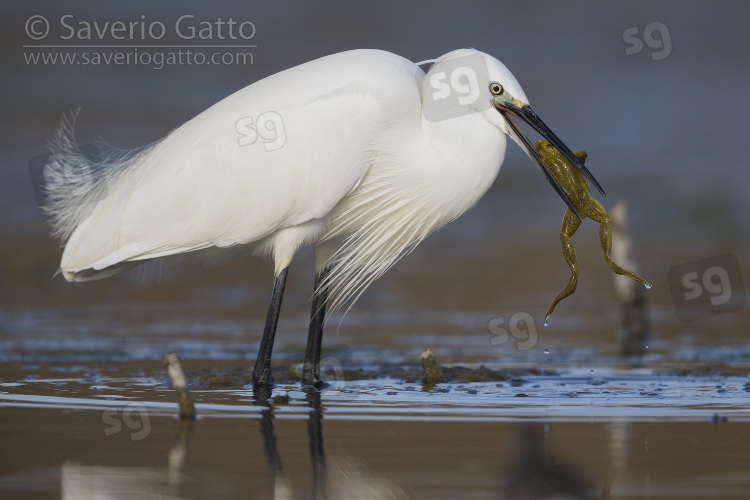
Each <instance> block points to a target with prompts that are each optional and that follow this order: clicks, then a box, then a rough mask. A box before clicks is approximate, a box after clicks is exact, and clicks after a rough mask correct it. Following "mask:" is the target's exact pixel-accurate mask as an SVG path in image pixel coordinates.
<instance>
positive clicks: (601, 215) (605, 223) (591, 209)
mask: <svg viewBox="0 0 750 500" xmlns="http://www.w3.org/2000/svg"><path fill="white" fill-rule="evenodd" d="M586 216H587V217H590V218H591V219H593V220H595V221H596V222H598V223H599V240H600V241H601V243H602V250H604V258H605V259H606V260H607V264H609V267H610V269H612V270H613V271H614V272H616V273H617V274H620V275H622V276H627V277H629V278H633V279H634V280H636V281H638V282H640V283H643V284H644V285H646V288H651V284H650V283H649V282H648V281H646V280H644V279H643V278H641V277H640V276H639V275H638V274H637V273H634V272H631V271H628V270H626V269H623V268H621V267H620V266H619V265H618V264H617V262H615V259H613V258H612V219H610V217H609V214H608V213H607V211H606V210H604V207H603V206H602V205H601V203H599V202H598V201H596V200H595V199H594V198H589V200H588V206H587V207H586Z"/></svg>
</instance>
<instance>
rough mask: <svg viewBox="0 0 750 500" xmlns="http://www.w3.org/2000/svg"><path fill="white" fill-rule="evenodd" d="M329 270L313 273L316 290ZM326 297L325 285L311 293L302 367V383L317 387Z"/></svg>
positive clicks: (319, 383)
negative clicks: (308, 326) (308, 325)
mask: <svg viewBox="0 0 750 500" xmlns="http://www.w3.org/2000/svg"><path fill="white" fill-rule="evenodd" d="M330 270H331V268H330V266H329V267H326V268H325V269H323V271H321V272H320V273H316V274H315V290H316V291H317V290H318V286H320V283H321V282H323V280H324V279H325V278H326V276H327V275H328V273H329V271H330ZM327 298H328V288H327V287H323V288H322V289H321V290H320V293H316V294H315V295H313V301H312V313H311V314H310V330H309V332H308V334H307V350H306V351H305V365H304V367H303V368H302V385H312V386H313V387H318V388H320V387H321V386H322V385H323V379H322V378H320V346H321V343H322V341H323V323H324V320H325V315H326V299H327Z"/></svg>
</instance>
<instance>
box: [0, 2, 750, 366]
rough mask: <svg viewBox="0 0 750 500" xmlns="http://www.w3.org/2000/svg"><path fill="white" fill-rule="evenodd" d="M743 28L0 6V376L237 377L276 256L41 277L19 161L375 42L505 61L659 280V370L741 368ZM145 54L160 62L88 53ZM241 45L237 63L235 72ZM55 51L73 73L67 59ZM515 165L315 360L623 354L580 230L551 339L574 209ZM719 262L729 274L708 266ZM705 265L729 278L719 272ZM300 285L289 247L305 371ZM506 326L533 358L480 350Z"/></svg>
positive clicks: (127, 143)
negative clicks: (167, 369) (72, 136)
mask: <svg viewBox="0 0 750 500" xmlns="http://www.w3.org/2000/svg"><path fill="white" fill-rule="evenodd" d="M749 14H750V6H748V4H747V3H744V2H722V3H720V4H714V3H709V2H685V1H681V2H676V1H675V2H658V3H653V2H636V3H632V2H630V3H628V4H627V5H626V4H619V3H611V2H608V3H602V2H597V1H588V2H580V1H579V2H565V3H562V2H552V1H534V2H512V3H508V2H504V3H502V4H498V3H497V2H464V3H458V2H441V1H437V2H435V1H433V2H409V3H408V4H405V3H403V2H389V1H385V2H377V3H373V2H367V3H365V2H315V3H312V2H301V1H293V2H274V3H271V2H264V3H260V2H258V3H255V4H247V3H245V2H214V3H212V4H211V5H208V4H205V3H200V4H198V3H190V2H159V3H157V4H154V3H153V2H138V1H135V2H127V3H121V4H117V5H113V4H101V3H97V4H91V3H88V2H77V1H74V2H65V3H59V2H35V3H34V4H27V3H18V2H15V3H7V2H6V3H5V4H4V5H3V16H1V18H0V27H1V29H0V38H1V39H2V42H1V43H2V45H1V48H0V50H2V58H3V66H2V68H3V69H2V72H3V78H2V81H1V82H0V85H2V95H3V96H4V97H3V99H2V101H1V104H0V106H2V113H1V114H0V120H2V130H3V133H2V139H1V140H2V144H3V146H2V150H1V152H0V154H1V155H2V157H1V163H0V242H1V243H0V347H1V348H2V349H1V350H0V360H6V361H18V360H32V361H34V360H35V361H44V360H52V359H55V360H60V359H70V360H86V359H114V360H126V359H158V357H159V356H160V354H161V353H162V352H165V351H166V350H177V351H178V352H180V353H181V355H182V356H183V357H185V358H196V359H203V358H223V359H236V360H238V361H237V364H238V366H247V365H249V364H252V359H254V356H255V352H256V349H257V345H258V342H259V339H260V333H261V330H262V325H263V321H264V318H265V311H266V308H267V303H268V302H267V301H268V297H269V294H270V287H271V282H272V266H271V264H270V263H269V262H264V261H261V260H258V259H254V258H249V257H248V258H243V259H239V260H236V261H233V262H231V263H230V264H227V265H225V266H223V267H220V268H218V269H206V268H204V267H202V266H201V265H200V264H198V263H180V264H170V265H160V264H148V265H146V266H142V267H141V268H136V269H135V270H133V271H131V272H128V273H126V274H124V275H122V276H116V277H113V278H110V279H107V280H103V281H98V282H91V283H83V284H69V283H66V282H64V280H63V279H62V278H61V277H59V276H58V277H54V278H53V275H54V273H55V271H56V269H57V265H58V263H59V260H60V256H61V249H60V247H59V242H57V241H55V240H53V239H51V238H50V237H49V235H48V227H47V226H46V225H45V217H44V215H43V214H42V213H41V211H40V210H39V209H38V208H37V206H36V205H37V204H36V200H35V196H34V190H33V187H32V182H31V177H30V173H29V168H28V166H29V164H30V162H32V161H33V159H34V158H36V157H38V156H39V155H43V154H45V153H46V152H47V151H46V143H47V141H48V140H49V139H50V137H51V135H52V134H53V132H54V130H55V128H56V126H57V125H58V123H59V120H60V118H61V116H62V114H63V113H66V112H68V111H69V110H71V109H73V108H78V107H81V108H82V112H81V114H80V116H79V119H78V122H77V124H76V136H77V139H78V141H79V143H80V144H91V143H96V142H97V141H105V142H106V143H108V144H110V145H111V146H112V147H115V148H120V149H131V148H135V147H139V146H143V145H147V144H150V143H152V142H154V141H157V140H159V139H160V138H162V137H163V136H164V135H166V134H167V133H168V132H169V131H170V130H172V129H174V128H175V127H177V126H179V125H180V124H182V123H183V122H185V121H187V120H189V119H190V118H192V117H193V116H195V115H196V114H198V113H200V112H201V111H203V110H204V109H206V108H207V107H209V106H211V105H212V104H214V103H215V102H217V101H219V100H221V99H222V98H224V97H226V96H227V95H229V94H231V93H233V92H235V91H237V90H239V89H241V88H243V87H245V86H247V85H249V84H252V83H253V82H255V81H257V80H260V79H262V78H263V77H265V76H268V75H270V74H273V73H275V72H278V71H280V70H283V69H285V68H289V67H291V66H294V65H297V64H300V63H303V62H305V61H309V60H311V59H314V58H317V57H321V56H324V55H327V54H331V53H335V52H340V51H344V50H348V49H355V48H378V49H383V50H388V51H392V52H394V53H397V54H400V55H402V56H404V57H406V58H408V59H411V60H414V61H421V60H424V59H430V58H435V57H438V56H440V55H442V54H443V53H445V52H448V51H450V50H453V49H456V48H461V47H474V48H476V49H479V50H482V51H484V52H487V53H489V54H492V55H494V56H495V57H497V58H498V59H500V60H501V61H502V62H504V63H505V64H506V65H507V66H508V68H509V69H510V70H511V71H512V72H513V73H514V75H515V76H516V78H517V79H518V80H519V82H520V83H521V85H522V86H523V88H524V90H525V92H526V95H527V96H528V97H529V99H530V101H531V104H532V105H533V107H534V108H535V110H536V111H537V112H538V113H539V115H540V116H541V117H542V118H543V119H544V120H545V121H546V123H547V124H548V125H549V126H550V127H551V128H552V129H553V130H554V131H555V132H556V133H557V134H558V135H559V136H560V137H561V138H562V139H563V141H564V142H566V144H568V145H569V146H570V147H571V148H572V149H579V148H580V149H586V150H587V151H588V153H589V158H588V161H587V165H588V166H589V168H590V169H591V171H592V172H593V173H594V174H595V175H596V177H597V179H598V180H599V181H600V182H601V184H602V185H603V186H604V187H605V189H606V191H607V193H608V197H607V198H604V199H601V198H600V201H602V203H603V204H604V205H605V207H606V208H607V209H610V208H611V207H612V205H613V204H614V203H615V202H616V201H618V200H624V201H625V202H626V203H627V205H628V208H629V220H630V227H631V230H632V233H633V236H634V245H635V246H634V253H635V256H636V257H637V259H638V261H639V264H640V271H641V272H642V274H643V275H644V277H645V278H647V279H648V280H649V281H651V283H652V284H653V285H654V288H653V289H652V290H651V291H649V292H648V294H647V299H648V306H649V314H650V318H651V330H652V337H651V341H650V343H649V356H651V359H652V360H676V361H681V360H684V361H687V360H697V359H704V358H705V359H711V360H719V361H722V362H729V363H742V362H743V360H746V359H748V356H750V347H748V345H747V342H746V331H747V327H746V324H747V322H748V321H747V320H748V312H747V311H748V309H747V307H746V306H745V301H744V294H745V291H744V283H748V282H750V274H749V273H748V267H749V266H750V255H749V253H750V252H749V251H748V248H750V247H749V245H748V243H750V242H749V240H748V229H749V228H750V218H749V217H748V216H747V214H748V213H750V197H749V196H748V194H747V188H748V186H749V185H750V172H749V170H748V165H747V160H746V158H747V155H746V154H745V153H746V151H745V149H746V146H745V143H746V140H745V134H746V132H747V124H746V118H747V116H748V107H749V106H750V100H748V99H747V98H746V96H745V89H746V87H747V82H748V81H750V78H748V77H749V76H750V64H748V55H747V54H748V53H750V35H749V34H748V31H747V29H746V20H747V18H748V15H749ZM185 15H190V16H194V17H191V18H186V20H185V24H184V25H183V26H196V27H198V29H199V28H200V27H205V25H203V26H200V23H201V22H204V21H205V22H207V24H208V25H212V26H213V29H214V32H213V34H211V35H210V39H208V40H201V39H197V38H196V39H195V40H186V39H185V38H180V37H179V36H178V34H177V33H176V32H175V23H176V22H177V20H178V19H179V18H181V17H182V16H185ZM64 16H67V17H64ZM42 18H43V19H42ZM230 18H232V19H233V20H235V21H236V22H237V23H241V22H245V21H249V22H251V23H252V25H253V26H254V33H253V36H252V37H249V39H248V40H246V41H243V40H241V39H238V40H231V39H229V38H228V37H226V39H224V40H221V37H220V36H219V32H218V31H217V30H218V28H217V23H216V20H217V19H222V20H224V21H227V20H229V19H230ZM106 21H110V22H113V21H124V22H125V23H130V22H135V23H136V24H135V27H136V32H135V37H134V39H133V40H132V42H131V41H130V40H128V39H126V40H116V39H114V38H113V37H112V36H111V32H110V34H109V35H106V34H105V36H104V37H103V38H101V39H100V38H99V36H98V35H97V33H96V31H95V29H94V28H93V23H94V22H98V23H99V24H98V26H100V27H101V26H102V24H103V23H104V22H106ZM45 23H46V24H45ZM159 23H161V26H164V27H166V34H165V35H164V36H163V37H161V38H159V39H156V40H154V39H153V38H151V37H150V36H149V34H148V29H149V27H153V28H154V29H157V32H156V33H157V34H158V29H159ZM212 23H213V24H212ZM45 26H46V28H45ZM66 26H70V27H71V28H67V27H66ZM86 26H92V29H91V31H90V32H89V33H90V35H88V36H90V39H87V34H86V32H85V27H86ZM249 26H250V25H249V24H247V25H245V27H246V28H247V30H248V31H245V34H246V35H249V30H250V28H249ZM224 27H225V28H226V26H224ZM47 29H48V31H45V30H47ZM141 29H145V30H146V32H145V36H143V37H141V31H139V30H141ZM81 30H84V31H81ZM45 33H46V34H45ZM241 43H244V44H249V45H252V47H250V48H242V49H237V48H231V47H230V48H221V49H210V48H205V47H204V48H195V49H193V51H194V52H196V53H203V54H207V55H209V56H210V54H211V53H213V52H214V51H217V50H218V51H220V52H221V53H222V54H224V53H227V54H230V56H227V57H228V60H232V61H234V62H232V63H229V64H221V65H210V64H197V63H196V62H195V59H194V60H193V62H192V63H183V64H164V65H163V66H161V65H157V64H155V63H152V64H149V63H148V60H149V59H150V60H151V61H155V59H153V58H146V59H145V60H146V63H143V62H142V61H144V57H145V56H144V55H143V54H145V53H149V54H154V53H168V52H170V51H172V52H175V51H179V50H181V46H184V45H189V44H195V45H210V44H225V45H232V44H241ZM149 44H152V45H156V47H150V48H145V47H144V48H133V47H132V46H131V47H128V48H118V47H114V48H113V47H95V46H104V45H106V46H110V45H115V46H117V45H149ZM43 45H58V46H60V45H78V46H79V47H76V48H71V47H63V48H61V47H42V46H43ZM168 46H177V47H171V48H170V47H168ZM116 51H122V52H134V53H139V54H140V59H139V60H140V61H141V62H139V63H138V64H132V63H131V64H114V63H110V64H107V63H105V62H100V63H98V64H96V63H90V64H81V61H83V60H84V59H83V57H84V55H83V54H84V53H88V54H89V56H88V57H91V54H93V53H96V52H98V53H101V54H111V53H113V52H116ZM237 53H244V54H247V53H249V54H251V55H250V56H249V57H248V56H244V60H242V61H240V62H239V63H237V62H236V61H237V60H238V58H236V57H234V56H232V55H234V54H237ZM55 54H58V55H57V56H55ZM59 54H68V56H67V57H70V54H74V55H75V57H76V58H77V59H76V60H75V63H72V64H66V63H63V60H62V57H63V56H61V55H59ZM53 57H58V59H56V60H55V61H53V60H52V59H51V58H53ZM45 58H46V59H45ZM89 60H90V59H89ZM533 139H536V137H533ZM508 151H509V153H508V155H507V156H506V159H505V162H504V164H503V167H502V170H501V172H500V175H499V177H498V179H497V182H496V183H495V185H494V186H493V188H492V189H491V191H490V192H489V193H488V194H487V195H486V196H485V198H484V199H483V200H481V201H480V203H479V204H478V205H477V206H476V207H475V208H474V209H473V210H471V211H470V212H468V213H467V214H465V215H464V216H463V217H462V218H460V219H459V220H457V221H455V222H454V223H452V224H450V225H448V226H447V227H446V228H444V229H443V230H441V231H440V232H439V233H437V234H435V235H434V236H432V237H431V238H430V239H428V240H427V241H426V242H425V243H423V244H422V245H420V247H419V248H417V249H416V251H414V252H413V253H412V254H411V255H409V256H407V257H406V258H405V259H403V260H402V261H401V262H400V263H399V264H397V266H396V267H395V268H394V269H392V270H391V271H390V272H389V273H388V274H386V276H385V277H383V278H382V279H380V280H379V281H378V282H376V283H375V284H374V285H373V286H372V287H371V288H370V289H369V290H368V291H367V292H366V293H365V294H364V296H363V297H362V299H361V300H360V301H359V303H358V304H357V305H356V306H355V308H354V309H353V310H352V311H351V312H350V313H349V314H348V315H346V316H344V317H341V316H340V315H339V316H338V317H334V318H333V319H332V320H331V321H330V323H329V328H328V333H327V334H326V339H325V340H324V344H326V343H328V344H329V345H331V344H345V345H346V346H348V347H349V348H350V349H351V352H352V353H353V356H354V359H355V360H357V362H360V363H367V362H368V361H374V362H377V361H378V360H384V359H389V360H399V359H410V360H415V361H416V359H417V358H418V356H419V353H420V352H421V351H422V350H423V349H424V347H427V346H430V347H431V348H432V349H433V351H434V352H435V354H436V356H437V357H438V359H440V360H441V361H443V362H463V363H470V362H497V363H502V362H504V361H508V360H512V359H517V358H519V357H520V358H522V359H524V358H529V357H531V358H533V357H541V356H542V353H543V352H544V349H547V350H548V351H549V352H550V353H551V354H550V356H553V357H556V359H557V360H559V361H562V360H564V359H566V356H572V358H571V359H575V360H579V361H586V362H593V361H594V360H597V359H601V357H602V356H605V357H606V356H609V355H616V354H617V347H616V340H617V331H618V323H619V312H618V307H619V306H618V304H617V300H616V297H615V292H614V290H613V286H612V282H613V280H612V277H611V276H612V273H611V271H610V270H609V268H608V267H607V266H606V263H605V262H604V259H603V258H602V255H601V248H600V245H599V241H598V226H597V225H596V224H595V223H593V222H592V221H590V220H589V221H586V222H585V223H584V224H583V226H582V228H581V229H580V230H579V232H578V233H577V234H576V236H575V238H574V240H573V241H574V243H575V245H576V249H577V252H578V261H579V267H580V269H581V275H580V281H579V286H578V291H577V293H576V294H575V295H573V296H572V297H570V298H568V299H567V300H565V301H563V302H562V303H561V304H560V305H559V306H558V307H557V310H556V312H555V315H554V316H553V317H552V321H551V326H549V327H547V328H543V327H542V323H543V316H544V313H545V311H546V310H547V306H548V305H549V303H550V302H551V300H552V299H553V298H554V297H555V295H556V294H557V293H558V292H559V291H560V290H561V289H562V288H563V286H564V285H565V283H566V282H567V279H568V274H569V271H568V268H567V266H566V264H565V261H564V259H563V257H562V255H561V251H560V244H559V239H558V233H559V229H560V221H561V219H562V216H563V212H564V208H565V207H564V205H563V203H562V202H561V200H560V199H559V198H558V197H557V196H556V195H555V194H554V192H553V191H552V190H551V189H550V187H549V185H548V184H547V183H546V182H545V181H544V179H543V178H542V176H541V175H540V174H539V172H538V171H537V170H536V169H535V168H534V167H533V165H532V164H531V162H530V160H529V159H528V158H527V157H525V156H524V155H523V153H522V152H521V151H520V149H519V148H517V147H516V146H515V145H514V144H512V143H511V144H509V147H508ZM248 216H251V214H248ZM727 254H729V255H730V258H729V260H727V259H726V258H724V260H721V259H719V260H715V259H717V258H718V257H720V256H726V255H727ZM706 259H708V260H706ZM735 263H736V264H735ZM675 266H682V267H677V268H675ZM717 266H718V267H721V269H724V270H725V271H726V273H724V274H720V275H719V274H715V273H714V274H711V273H709V271H708V270H709V269H711V268H712V267H713V268H715V267H717ZM737 266H738V267H737ZM671 269H677V271H673V272H672V274H670V270H671ZM675 273H677V274H675ZM690 273H693V274H690ZM706 273H708V276H707V275H706ZM685 275H690V276H689V277H688V279H687V281H688V282H690V283H693V284H695V286H697V287H698V288H697V289H695V290H694V291H693V293H698V296H699V298H697V299H690V300H694V301H695V303H696V304H697V305H696V306H695V307H699V308H701V309H700V312H698V313H697V314H695V315H693V316H696V317H697V319H691V320H690V321H683V320H681V319H680V311H681V310H682V311H683V312H684V311H685V310H688V309H689V308H690V307H691V303H690V300H688V298H686V294H688V295H687V297H693V295H689V294H690V293H691V292H690V290H691V289H690V288H689V286H688V287H686V285H685V283H684V282H683V277H684V276H685ZM724 275H726V277H727V279H724V278H723V276H724ZM704 278H705V280H704ZM312 280H313V271H312V259H311V252H309V251H307V252H301V254H300V255H298V257H297V258H296V259H295V262H294V263H293V265H292V270H291V273H290V281H289V283H288V285H287V291H288V295H287V296H286V297H285V300H284V309H283V311H282V319H281V322H280V325H279V334H278V335H277V348H276V350H275V355H276V359H279V358H281V359H282V360H283V359H290V360H295V361H299V360H301V359H298V358H300V350H301V349H302V346H303V345H304V341H305V335H306V323H307V318H308V314H309V311H308V308H309V304H308V299H309V295H310V292H311V289H312ZM670 280H671V282H670ZM670 284H671V285H672V286H673V288H674V290H672V289H670ZM696 290H697V291H696ZM723 292H728V293H729V295H730V296H731V298H732V300H731V301H730V302H729V304H730V305H731V307H729V309H727V308H724V309H722V308H721V307H718V308H717V307H713V306H712V305H711V303H710V302H707V301H706V300H707V299H708V298H710V296H712V294H713V295H720V294H721V293H723ZM680 308H683V309H680ZM685 308H687V309H685ZM695 310H697V309H695ZM695 310H694V311H695ZM517 313H527V314H528V315H530V317H531V318H532V320H531V321H530V324H527V325H526V327H525V328H527V329H528V330H529V332H530V333H529V332H526V333H524V335H526V334H527V333H528V334H529V335H531V333H533V334H534V335H536V336H537V338H536V341H535V342H534V344H533V347H532V348H530V349H520V348H519V347H518V346H517V343H514V337H511V338H509V339H508V341H507V342H503V343H498V342H493V341H492V339H493V336H492V334H491V332H490V327H489V325H490V324H491V323H492V321H493V320H495V321H497V318H503V320H504V321H505V322H506V323H505V324H508V322H510V321H511V319H512V318H513V315H515V314H517ZM688 316H690V315H689V314H688V315H687V316H685V315H684V314H683V316H682V319H685V318H686V317H688ZM525 317H526V316H525ZM690 318H692V316H690ZM527 323H528V322H527ZM531 330H533V332H531Z"/></svg>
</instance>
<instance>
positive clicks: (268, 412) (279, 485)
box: [253, 385, 290, 498]
mask: <svg viewBox="0 0 750 500" xmlns="http://www.w3.org/2000/svg"><path fill="white" fill-rule="evenodd" d="M270 399H271V388H270V387H267V386H263V385H261V386H257V387H253V401H254V404H255V405H258V406H261V407H262V409H261V410H260V433H261V435H262V436H263V449H264V451H265V453H266V459H267V460H268V467H269V472H270V474H271V477H270V481H269V484H270V485H271V486H270V488H271V490H270V492H269V497H268V498H290V495H289V492H288V491H287V490H288V488H287V486H286V481H285V480H284V469H283V467H282V466H281V458H280V457H279V449H278V446H277V442H276V432H275V431H274V428H273V405H271V403H270Z"/></svg>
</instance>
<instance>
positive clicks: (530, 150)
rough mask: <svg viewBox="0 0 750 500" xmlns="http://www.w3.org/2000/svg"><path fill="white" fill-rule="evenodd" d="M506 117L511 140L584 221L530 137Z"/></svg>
mask: <svg viewBox="0 0 750 500" xmlns="http://www.w3.org/2000/svg"><path fill="white" fill-rule="evenodd" d="M504 116H505V119H506V120H507V121H508V125H509V127H510V137H511V139H513V140H514V141H515V143H516V144H518V145H519V146H520V147H521V149H523V150H524V151H525V152H526V154H527V155H529V158H531V161H533V162H534V164H535V165H536V166H537V168H538V169H539V171H540V172H541V173H542V174H544V177H546V178H547V181H549V183H550V185H551V186H552V187H553V188H554V190H555V191H557V194H558V195H559V196H560V198H562V199H563V201H564V202H565V204H566V205H568V208H570V209H571V210H572V211H573V213H574V214H576V216H577V217H578V219H579V220H583V217H581V214H580V213H579V212H578V210H577V209H576V207H575V206H574V205H573V202H572V201H570V198H569V197H568V195H567V194H566V193H565V191H563V188H562V187H560V184H559V183H558V182H557V179H555V177H554V176H553V175H552V174H551V173H550V171H549V169H548V168H547V165H545V164H544V162H543V161H542V159H541V158H540V157H539V153H537V152H536V148H535V147H534V146H533V145H532V144H531V141H529V139H528V137H526V135H524V133H523V131H522V130H521V129H520V128H518V125H516V123H515V122H514V121H513V119H512V118H511V117H510V116H508V115H504ZM550 142H552V141H550ZM561 151H562V150H561ZM574 156H575V155H574Z"/></svg>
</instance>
